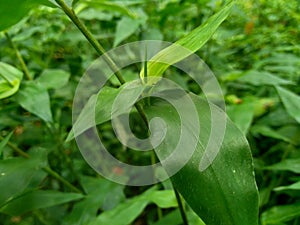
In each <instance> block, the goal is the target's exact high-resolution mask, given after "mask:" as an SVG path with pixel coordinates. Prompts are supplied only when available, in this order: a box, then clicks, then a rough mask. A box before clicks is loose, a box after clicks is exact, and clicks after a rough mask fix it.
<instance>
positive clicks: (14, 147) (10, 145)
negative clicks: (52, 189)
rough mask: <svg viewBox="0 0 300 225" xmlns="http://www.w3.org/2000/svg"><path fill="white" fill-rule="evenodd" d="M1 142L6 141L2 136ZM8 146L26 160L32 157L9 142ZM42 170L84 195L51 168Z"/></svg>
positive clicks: (0, 137)
mask: <svg viewBox="0 0 300 225" xmlns="http://www.w3.org/2000/svg"><path fill="white" fill-rule="evenodd" d="M0 140H4V138H3V137H2V136H0ZM7 145H8V146H9V147H10V148H11V149H12V150H14V151H15V152H17V153H18V154H19V155H21V156H23V157H24V158H27V159H29V158H30V155H29V154H28V153H26V152H24V151H23V150H22V149H20V148H19V147H17V146H15V145H14V144H13V143H11V142H7ZM42 169H43V170H44V171H45V172H46V173H48V174H49V175H51V176H52V177H54V178H55V179H57V180H58V181H60V182H61V183H63V184H64V185H65V186H67V187H69V188H70V189H71V190H72V191H75V192H78V193H83V192H82V191H81V190H79V189H78V188H77V187H75V186H74V185H72V184H71V183H70V182H69V181H67V180H66V179H65V178H63V177H62V176H60V175H59V174H58V173H56V172H55V171H54V170H52V169H51V168H50V167H44V168H42Z"/></svg>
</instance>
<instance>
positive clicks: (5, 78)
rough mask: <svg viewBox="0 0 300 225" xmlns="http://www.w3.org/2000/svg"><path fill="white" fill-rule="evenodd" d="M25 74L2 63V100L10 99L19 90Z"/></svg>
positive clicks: (0, 80)
mask: <svg viewBox="0 0 300 225" xmlns="http://www.w3.org/2000/svg"><path fill="white" fill-rule="evenodd" d="M22 77H23V72H21V71H20V70H18V69H17V68H15V67H13V66H11V65H9V64H6V63H3V62H0V99H2V98H6V97H9V96H11V95H13V94H15V93H16V92H17V91H18V90H19V86H20V83H21V80H22Z"/></svg>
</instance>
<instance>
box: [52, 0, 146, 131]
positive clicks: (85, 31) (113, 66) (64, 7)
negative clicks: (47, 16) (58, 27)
mask: <svg viewBox="0 0 300 225" xmlns="http://www.w3.org/2000/svg"><path fill="white" fill-rule="evenodd" d="M55 1H56V3H57V4H58V5H59V6H60V7H61V9H62V10H63V11H64V12H65V13H66V15H67V16H68V17H69V18H70V19H71V20H72V22H73V23H74V24H75V25H76V26H77V28H78V29H79V30H80V31H81V33H82V34H83V35H84V36H85V37H86V39H87V40H88V41H89V42H90V44H91V45H92V46H93V47H94V49H95V50H96V52H97V53H98V54H99V55H102V56H103V58H104V60H105V61H106V62H107V64H108V65H109V66H110V68H111V69H112V70H113V71H115V75H116V77H117V79H118V80H119V82H120V83H121V84H125V82H126V81H125V79H124V78H123V76H122V74H121V73H120V72H119V68H118V67H117V65H116V64H115V63H114V61H113V60H112V59H111V58H110V57H109V56H108V55H107V54H105V52H106V51H105V49H104V48H103V47H102V45H101V44H100V43H99V42H98V41H97V39H96V38H95V37H94V36H93V34H92V33H91V32H90V31H89V30H88V29H87V27H86V26H85V25H84V24H83V23H82V22H81V21H80V20H79V18H78V17H77V16H76V14H75V12H74V11H73V10H72V9H71V8H69V6H67V4H66V3H65V1H64V0H55ZM135 108H136V109H137V111H138V113H139V114H140V115H141V117H142V119H143V121H144V123H145V124H146V126H148V120H147V117H146V115H145V113H144V111H143V109H142V106H141V105H140V104H138V103H136V104H135Z"/></svg>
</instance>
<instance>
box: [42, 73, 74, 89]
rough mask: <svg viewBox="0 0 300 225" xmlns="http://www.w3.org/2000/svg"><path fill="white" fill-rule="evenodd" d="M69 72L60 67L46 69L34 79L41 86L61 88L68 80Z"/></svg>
mask: <svg viewBox="0 0 300 225" xmlns="http://www.w3.org/2000/svg"><path fill="white" fill-rule="evenodd" d="M69 78H70V73H68V72H66V71H64V70H60V69H46V70H44V71H43V73H42V74H41V76H40V77H39V78H37V79H36V81H37V82H39V83H40V84H41V85H42V86H43V87H45V88H47V89H50V88H54V89H56V88H61V87H63V86H64V85H66V84H67V83H68V81H69Z"/></svg>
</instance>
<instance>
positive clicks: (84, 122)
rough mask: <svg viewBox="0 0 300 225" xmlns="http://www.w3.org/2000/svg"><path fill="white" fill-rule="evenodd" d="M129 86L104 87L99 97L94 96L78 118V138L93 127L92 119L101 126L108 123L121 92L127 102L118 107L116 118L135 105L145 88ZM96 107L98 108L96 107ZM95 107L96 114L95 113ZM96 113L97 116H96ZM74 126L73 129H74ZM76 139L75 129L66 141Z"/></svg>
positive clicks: (76, 124)
mask: <svg viewBox="0 0 300 225" xmlns="http://www.w3.org/2000/svg"><path fill="white" fill-rule="evenodd" d="M126 87H127V85H126V84H125V85H122V86H121V87H120V88H118V89H114V88H110V87H104V88H103V89H102V90H101V91H100V92H99V94H98V95H93V96H92V97H91V98H90V99H89V101H88V102H87V104H86V105H85V106H84V108H83V109H82V111H81V113H80V115H79V116H78V118H77V120H76V122H75V124H74V126H75V127H76V132H75V133H76V135H75V136H78V135H79V134H81V133H82V132H84V131H85V130H87V129H88V128H91V127H92V126H93V124H92V122H93V121H92V119H91V118H94V117H95V123H96V124H101V123H104V122H106V121H109V120H110V119H111V116H112V114H111V113H112V112H111V110H112V106H113V103H114V100H115V99H116V97H117V96H118V95H119V93H120V91H122V90H123V95H126V100H127V101H126V102H124V105H118V106H117V107H116V110H115V112H113V114H114V116H118V115H121V114H122V113H124V112H126V111H127V110H128V108H130V106H131V105H132V104H134V103H135V102H136V101H137V99H138V97H139V96H140V95H141V93H142V92H143V90H144V88H145V87H143V86H141V85H138V86H136V87H134V86H132V85H130V86H129V87H130V88H126ZM95 105H96V107H95ZM94 107H95V112H94ZM94 113H95V114H94ZM74 126H73V128H74ZM73 138H74V129H73V130H72V131H71V132H70V133H69V135H68V137H67V139H66V141H69V140H72V139H73Z"/></svg>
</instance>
